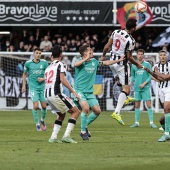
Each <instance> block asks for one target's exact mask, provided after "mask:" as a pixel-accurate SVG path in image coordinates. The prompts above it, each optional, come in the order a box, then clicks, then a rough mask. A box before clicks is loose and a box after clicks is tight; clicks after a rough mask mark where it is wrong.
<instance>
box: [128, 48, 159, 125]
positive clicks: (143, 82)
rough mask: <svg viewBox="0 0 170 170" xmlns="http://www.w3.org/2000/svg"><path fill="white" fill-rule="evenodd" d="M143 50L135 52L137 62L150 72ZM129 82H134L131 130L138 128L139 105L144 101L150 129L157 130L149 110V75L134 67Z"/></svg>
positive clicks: (151, 111)
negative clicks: (133, 112)
mask: <svg viewBox="0 0 170 170" xmlns="http://www.w3.org/2000/svg"><path fill="white" fill-rule="evenodd" d="M144 53H145V51H144V50H143V49H139V50H137V61H138V62H139V63H140V64H142V66H144V67H145V68H148V69H149V70H152V68H151V64H150V63H149V62H147V61H145V60H144ZM131 81H132V82H134V92H135V100H136V101H135V124H133V125H132V126H130V127H131V128H135V127H139V119H140V103H141V100H143V101H146V105H147V111H148V117H149V121H150V127H151V128H157V126H156V125H155V124H154V123H153V110H152V108H151V75H150V74H149V73H148V72H147V71H146V70H144V69H142V68H141V69H138V68H137V67H136V66H135V65H132V67H131Z"/></svg>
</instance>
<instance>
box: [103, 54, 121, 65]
mask: <svg viewBox="0 0 170 170" xmlns="http://www.w3.org/2000/svg"><path fill="white" fill-rule="evenodd" d="M123 60H124V56H122V57H121V58H120V59H119V60H106V61H100V63H101V65H106V66H109V65H112V64H116V63H118V62H121V61H123Z"/></svg>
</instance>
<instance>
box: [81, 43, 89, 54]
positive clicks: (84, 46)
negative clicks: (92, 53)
mask: <svg viewBox="0 0 170 170" xmlns="http://www.w3.org/2000/svg"><path fill="white" fill-rule="evenodd" d="M88 47H90V45H89V44H85V45H82V46H81V47H80V48H79V53H80V54H81V55H83V54H84V52H85V51H86V50H87V48H88Z"/></svg>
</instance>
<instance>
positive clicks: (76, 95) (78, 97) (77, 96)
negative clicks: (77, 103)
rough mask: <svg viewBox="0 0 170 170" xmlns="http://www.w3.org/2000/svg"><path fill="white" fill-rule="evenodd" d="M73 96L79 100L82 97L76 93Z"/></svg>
mask: <svg viewBox="0 0 170 170" xmlns="http://www.w3.org/2000/svg"><path fill="white" fill-rule="evenodd" d="M73 95H74V96H75V97H76V98H77V100H80V96H79V95H78V94H77V93H76V92H74V93H73Z"/></svg>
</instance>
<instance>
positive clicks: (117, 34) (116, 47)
mask: <svg viewBox="0 0 170 170" xmlns="http://www.w3.org/2000/svg"><path fill="white" fill-rule="evenodd" d="M110 38H111V39H112V40H113V43H112V50H111V55H112V60H118V59H119V58H120V57H121V56H123V55H125V54H126V52H127V51H132V50H133V49H134V48H135V39H134V38H133V37H132V36H131V35H130V34H128V33H127V32H126V31H125V30H121V29H119V30H115V31H113V32H112V34H111V36H110ZM119 65H123V61H121V62H120V63H119Z"/></svg>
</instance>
